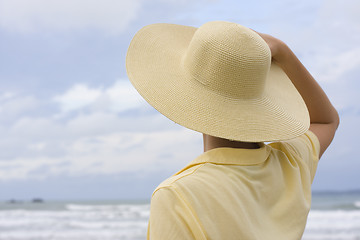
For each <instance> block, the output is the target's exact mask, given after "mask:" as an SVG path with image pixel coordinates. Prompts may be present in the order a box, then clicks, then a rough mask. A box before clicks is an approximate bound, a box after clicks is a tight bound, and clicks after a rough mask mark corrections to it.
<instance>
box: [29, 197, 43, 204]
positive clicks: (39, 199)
mask: <svg viewBox="0 0 360 240" xmlns="http://www.w3.org/2000/svg"><path fill="white" fill-rule="evenodd" d="M31 202H33V203H43V202H44V200H43V199H42V198H33V200H32V201H31Z"/></svg>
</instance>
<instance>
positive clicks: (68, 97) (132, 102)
mask: <svg viewBox="0 0 360 240" xmlns="http://www.w3.org/2000/svg"><path fill="white" fill-rule="evenodd" d="M53 100H54V101H55V102H57V103H58V104H60V108H61V109H62V111H63V112H64V113H66V112H71V111H74V110H79V109H82V108H85V107H88V108H92V110H93V111H103V110H105V111H112V112H123V111H125V110H129V109H134V108H139V107H141V106H142V105H144V104H145V101H144V100H143V99H142V98H141V96H140V95H139V94H138V93H137V91H136V90H135V89H134V87H133V86H132V85H131V83H130V82H129V81H128V80H118V81H116V82H115V83H114V85H112V86H110V87H108V88H105V89H104V88H103V87H98V88H90V87H88V86H87V85H85V84H75V85H74V86H72V87H71V88H70V89H68V90H67V91H66V92H65V93H63V94H60V95H58V96H56V97H54V99H53Z"/></svg>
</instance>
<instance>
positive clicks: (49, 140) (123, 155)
mask: <svg viewBox="0 0 360 240" xmlns="http://www.w3.org/2000/svg"><path fill="white" fill-rule="evenodd" d="M3 96H4V97H3V98H2V99H3V100H2V101H0V108H1V107H2V109H5V107H4V106H8V105H5V104H4V103H7V104H9V103H11V104H10V105H9V106H17V105H19V106H21V104H24V103H25V100H26V99H28V100H29V99H32V100H33V101H31V102H32V105H31V106H32V108H31V109H32V110H31V111H36V109H37V108H38V107H39V106H40V105H41V102H42V101H46V102H47V100H42V101H40V99H37V98H36V97H29V96H20V95H19V94H3ZM104 99H105V100H104ZM16 103H18V104H16ZM144 103H145V101H144V100H142V99H141V97H140V96H139V94H138V93H137V92H136V90H134V88H133V87H132V85H131V83H130V82H129V81H125V80H119V81H116V82H115V83H114V84H113V85H112V86H110V87H108V88H104V87H98V88H91V87H89V86H87V85H85V84H75V85H74V86H72V87H71V88H69V89H68V90H67V91H65V92H64V93H63V94H60V95H58V96H56V97H54V98H53V102H52V104H53V105H54V104H59V106H60V108H59V109H60V111H61V114H60V115H63V116H65V117H61V118H59V117H58V115H59V113H56V112H55V113H54V112H51V113H49V114H48V115H43V114H41V115H40V116H39V115H36V114H32V112H31V111H30V112H28V114H24V115H12V118H9V120H10V121H8V122H7V123H6V124H1V125H0V128H1V129H0V130H1V132H2V134H3V135H4V136H6V138H2V139H0V180H1V181H6V180H12V179H46V178H47V177H51V176H58V175H64V176H65V175H71V176H82V175H93V174H95V175H98V174H121V173H123V172H136V171H152V170H154V171H156V170H159V168H160V169H162V168H163V169H168V168H169V167H170V168H171V167H174V166H179V168H180V167H181V166H183V165H185V164H186V163H187V162H188V161H190V160H191V159H193V158H194V157H195V156H196V155H198V154H199V153H200V152H201V146H200V144H199V143H200V142H201V135H200V134H198V133H194V132H192V131H190V130H185V129H184V128H182V127H179V126H178V125H176V124H174V123H173V122H171V121H170V120H168V119H167V118H165V117H164V116H162V115H161V114H156V112H155V111H154V112H150V114H149V111H147V110H146V109H147V108H150V106H148V105H147V104H144ZM27 106H28V105H26V104H25V105H24V107H25V108H26V107H27ZM53 107H54V106H53ZM135 108H136V109H140V111H138V112H137V116H136V117H135V118H134V117H132V116H131V115H128V114H126V113H123V114H118V113H119V112H123V111H125V110H128V109H135ZM6 109H8V107H6ZM55 109H56V108H55ZM83 109H86V111H82V110H83ZM143 109H145V110H143ZM20 110H21V109H20ZM20 110H19V111H20ZM21 111H25V109H22V110H21ZM4 113H5V112H4ZM18 116H20V117H18ZM179 146H181V147H182V148H186V149H187V151H179V150H178V148H179ZM65 163H66V164H65Z"/></svg>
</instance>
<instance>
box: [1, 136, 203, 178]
mask: <svg viewBox="0 0 360 240" xmlns="http://www.w3.org/2000/svg"><path fill="white" fill-rule="evenodd" d="M199 139H201V135H200V134H197V133H194V132H192V131H190V130H185V129H181V130H179V129H177V130H168V131H161V132H153V133H123V132H118V133H110V134H99V135H98V136H94V137H91V136H90V137H87V136H84V137H80V138H75V139H72V140H71V141H69V142H67V144H66V146H67V149H66V153H65V154H63V155H61V156H55V157H49V156H40V157H37V158H32V157H17V158H15V159H12V160H11V161H7V160H6V159H2V161H0V180H1V181H8V180H14V179H46V178H47V177H51V176H58V175H71V176H84V175H92V174H96V175H101V174H121V173H123V172H139V171H158V170H160V169H167V168H169V166H172V167H174V166H178V168H180V167H182V166H185V165H186V164H187V163H188V162H189V161H191V160H192V159H193V158H194V157H196V156H197V155H198V154H199V153H200V152H201V147H200V146H199ZM50 144H51V143H50ZM29 146H30V147H32V148H34V149H33V150H34V151H41V150H43V149H44V148H46V144H45V143H38V144H29ZM179 146H181V147H182V148H186V149H187V151H179V149H178V148H179ZM63 163H66V164H63Z"/></svg>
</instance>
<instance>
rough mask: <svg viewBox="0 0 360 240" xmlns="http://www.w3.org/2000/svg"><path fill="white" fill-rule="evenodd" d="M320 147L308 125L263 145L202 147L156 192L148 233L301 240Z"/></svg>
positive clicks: (156, 238) (170, 239) (161, 239)
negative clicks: (287, 137) (301, 132)
mask: <svg viewBox="0 0 360 240" xmlns="http://www.w3.org/2000/svg"><path fill="white" fill-rule="evenodd" d="M319 149H320V144H319V141H318V139H317V137H316V136H315V135H314V134H313V133H312V132H310V131H308V132H307V133H306V134H304V135H302V136H300V137H297V138H295V139H292V140H288V141H283V142H276V143H271V144H269V145H266V144H263V145H262V146H261V148H259V149H235V148H216V149H212V150H210V151H208V152H205V153H203V154H202V155H200V156H199V157H198V158H196V159H195V160H194V161H192V162H191V163H190V164H189V165H188V166H186V167H185V168H184V169H182V170H181V171H179V172H178V173H176V174H175V175H174V176H172V177H170V178H168V179H167V180H165V181H164V182H163V183H161V184H160V185H159V186H158V187H157V188H156V190H155V191H154V193H153V196H152V199H151V210H150V221H149V228H148V239H151V240H177V239H179V240H186V239H197V240H198V239H199V240H200V239H213V240H232V239H234V240H235V239H236V240H238V239H244V240H253V239H254V240H255V239H256V240H257V239H260V240H267V239H269V240H282V239H284V240H297V239H301V236H302V234H303V232H304V228H305V225H306V219H307V216H308V213H309V210H310V204H311V183H312V181H313V179H314V175H315V171H316V168H317V163H318V159H319V158H318V155H319Z"/></svg>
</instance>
